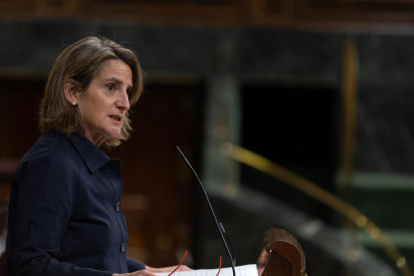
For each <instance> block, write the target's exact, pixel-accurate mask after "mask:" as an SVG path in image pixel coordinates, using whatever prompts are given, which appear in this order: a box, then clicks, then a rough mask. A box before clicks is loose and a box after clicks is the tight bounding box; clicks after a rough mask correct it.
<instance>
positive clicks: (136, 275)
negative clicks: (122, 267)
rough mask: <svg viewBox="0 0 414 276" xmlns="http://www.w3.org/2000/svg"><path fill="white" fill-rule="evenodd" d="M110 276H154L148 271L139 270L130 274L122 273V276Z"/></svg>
mask: <svg viewBox="0 0 414 276" xmlns="http://www.w3.org/2000/svg"><path fill="white" fill-rule="evenodd" d="M112 276H155V275H154V274H153V273H151V272H149V271H148V270H139V271H135V272H131V273H124V274H116V273H115V274H112Z"/></svg>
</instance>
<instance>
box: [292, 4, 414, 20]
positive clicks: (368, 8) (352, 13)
mask: <svg viewBox="0 0 414 276" xmlns="http://www.w3.org/2000/svg"><path fill="white" fill-rule="evenodd" d="M295 11H296V16H297V17H296V18H297V19H300V20H318V21H350V22H353V21H357V22H368V23H369V22H371V23H372V22H378V23H382V24H383V23H386V22H397V23H398V22H412V21H414V18H413V15H414V1H406V0H296V10H295Z"/></svg>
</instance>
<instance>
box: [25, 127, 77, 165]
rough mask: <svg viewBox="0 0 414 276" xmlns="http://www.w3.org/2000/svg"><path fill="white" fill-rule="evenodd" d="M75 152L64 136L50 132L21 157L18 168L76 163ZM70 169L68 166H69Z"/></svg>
mask: <svg viewBox="0 0 414 276" xmlns="http://www.w3.org/2000/svg"><path fill="white" fill-rule="evenodd" d="M77 159H78V158H77V157H76V151H74V149H73V145H72V144H71V143H70V141H69V139H68V137H66V135H64V134H62V133H59V132H56V131H50V132H48V133H46V134H44V135H42V136H41V137H40V138H39V139H38V140H37V142H36V143H35V144H34V145H33V147H32V148H31V149H30V150H29V151H28V152H27V153H26V154H25V155H24V156H23V158H22V160H21V161H20V165H19V167H22V166H23V167H24V166H27V165H28V164H35V165H41V166H48V165H58V164H62V163H63V164H65V166H67V165H69V164H70V163H73V162H76V161H77ZM69 167H70V166H69Z"/></svg>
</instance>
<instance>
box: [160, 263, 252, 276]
mask: <svg viewBox="0 0 414 276" xmlns="http://www.w3.org/2000/svg"><path fill="white" fill-rule="evenodd" d="M235 269H236V276H257V268H256V265H255V264H250V265H242V266H236V267H235ZM217 273H218V268H215V269H197V270H190V271H179V272H178V271H176V272H174V273H173V274H172V275H171V276H216V275H217ZM154 274H155V275H158V276H168V274H170V273H168V272H166V273H154ZM219 276H233V270H232V269H231V267H226V268H222V269H221V270H220V274H219Z"/></svg>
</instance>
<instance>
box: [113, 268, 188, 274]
mask: <svg viewBox="0 0 414 276" xmlns="http://www.w3.org/2000/svg"><path fill="white" fill-rule="evenodd" d="M175 268H176V266H168V267H160V268H154V267H150V266H147V265H146V266H145V270H140V271H135V272H132V273H125V274H112V276H121V275H123V276H155V275H154V273H161V272H171V271H173V270H174V269H175ZM189 270H192V269H191V268H189V267H188V266H186V265H181V266H180V267H179V268H178V269H177V271H189Z"/></svg>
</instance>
